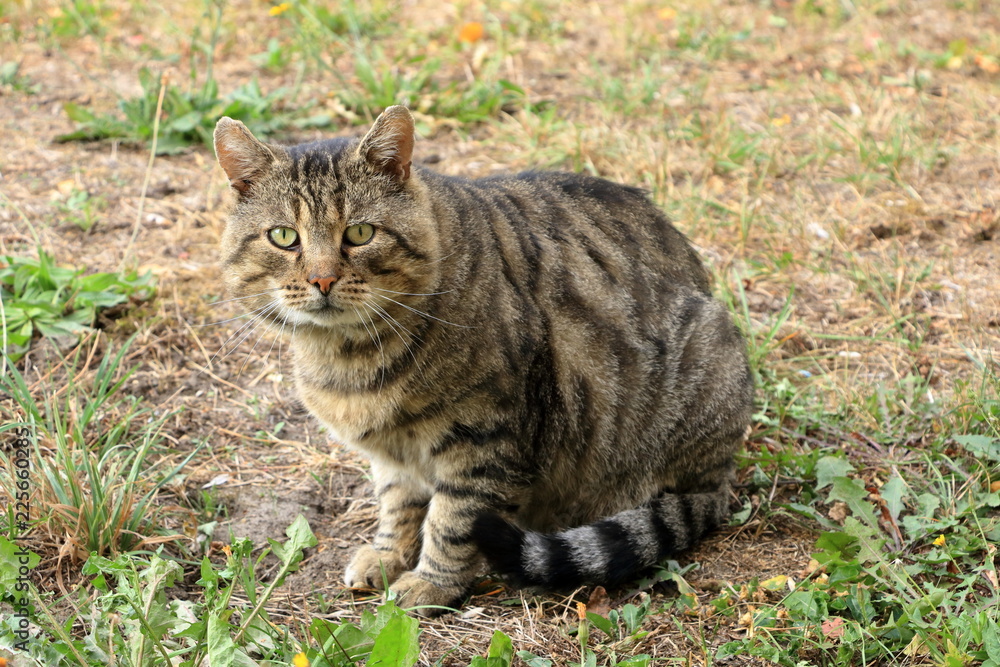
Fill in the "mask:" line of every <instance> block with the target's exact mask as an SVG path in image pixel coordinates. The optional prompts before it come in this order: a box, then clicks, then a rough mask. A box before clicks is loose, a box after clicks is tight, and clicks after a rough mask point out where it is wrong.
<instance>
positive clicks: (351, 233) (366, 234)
mask: <svg viewBox="0 0 1000 667" xmlns="http://www.w3.org/2000/svg"><path fill="white" fill-rule="evenodd" d="M373 236H375V228H374V227H372V226H371V225H369V224H360V225H351V226H350V227H348V228H347V229H346V230H345V231H344V240H345V241H347V242H348V243H349V244H351V245H364V244H366V243H368V242H369V241H371V240H372V237H373Z"/></svg>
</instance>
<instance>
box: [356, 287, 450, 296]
mask: <svg viewBox="0 0 1000 667" xmlns="http://www.w3.org/2000/svg"><path fill="white" fill-rule="evenodd" d="M372 289H373V290H377V291H379V292H387V293H389V294H402V295H403V296H437V295H438V294H451V293H452V292H454V291H455V290H453V289H450V290H445V291H444V292H427V293H426V294H421V293H418V292H394V291H392V290H391V289H383V288H381V287H372Z"/></svg>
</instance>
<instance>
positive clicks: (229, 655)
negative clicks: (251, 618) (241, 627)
mask: <svg viewBox="0 0 1000 667" xmlns="http://www.w3.org/2000/svg"><path fill="white" fill-rule="evenodd" d="M232 630H233V627H232V626H231V625H230V624H229V623H227V622H226V621H225V620H224V619H223V617H222V616H220V615H218V614H213V615H212V616H209V617H208V664H210V665H211V666H212V667H257V663H256V662H254V661H253V660H251V659H250V656H248V655H247V654H246V652H245V651H244V650H243V649H241V648H240V647H238V646H237V645H236V644H234V643H233V638H232V634H231V633H232Z"/></svg>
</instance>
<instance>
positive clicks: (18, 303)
mask: <svg viewBox="0 0 1000 667" xmlns="http://www.w3.org/2000/svg"><path fill="white" fill-rule="evenodd" d="M0 259H2V266H0V291H2V292H3V324H4V338H5V342H6V347H5V349H4V355H5V357H6V358H8V359H10V360H12V361H17V360H18V359H19V358H21V357H22V356H24V354H25V353H26V352H27V351H28V348H29V347H30V345H31V341H32V339H33V338H34V337H35V336H36V335H39V334H40V335H43V336H48V337H50V338H55V339H60V338H64V337H68V338H69V339H70V340H72V341H74V342H75V341H78V340H79V339H80V337H81V336H82V335H84V334H86V333H88V332H90V331H92V330H93V329H92V327H93V325H94V323H95V320H96V318H97V314H98V313H99V312H100V311H102V310H105V309H108V308H112V307H114V306H118V305H121V304H124V303H126V302H128V301H129V300H130V299H135V300H143V299H148V298H149V297H150V296H152V292H153V276H152V274H150V273H146V274H144V275H142V276H140V275H139V274H138V273H137V272H135V271H132V272H128V273H125V274H117V273H92V274H89V275H85V274H84V272H83V269H69V268H64V267H60V266H57V265H56V262H55V259H54V258H53V257H52V256H51V255H50V254H48V253H47V252H45V251H44V250H41V249H40V250H39V252H38V259H33V258H30V257H18V256H9V255H8V256H4V257H2V258H0Z"/></svg>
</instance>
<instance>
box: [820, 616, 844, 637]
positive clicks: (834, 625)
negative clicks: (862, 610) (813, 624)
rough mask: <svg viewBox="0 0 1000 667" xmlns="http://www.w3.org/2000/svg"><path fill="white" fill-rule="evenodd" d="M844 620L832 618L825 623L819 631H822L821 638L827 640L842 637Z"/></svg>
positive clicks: (836, 617) (837, 617)
mask: <svg viewBox="0 0 1000 667" xmlns="http://www.w3.org/2000/svg"><path fill="white" fill-rule="evenodd" d="M844 623H845V621H844V619H842V618H841V617H839V616H832V617H830V618H828V619H826V620H825V621H823V625H821V626H820V629H821V630H822V631H823V636H824V637H826V638H828V639H839V638H840V637H843V636H844Z"/></svg>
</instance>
